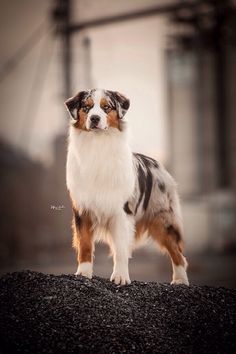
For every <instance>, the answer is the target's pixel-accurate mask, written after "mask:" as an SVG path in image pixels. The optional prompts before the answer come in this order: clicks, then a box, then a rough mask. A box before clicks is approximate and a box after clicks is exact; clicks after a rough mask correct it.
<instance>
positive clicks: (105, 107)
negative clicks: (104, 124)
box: [103, 106, 111, 112]
mask: <svg viewBox="0 0 236 354" xmlns="http://www.w3.org/2000/svg"><path fill="white" fill-rule="evenodd" d="M103 109H104V111H105V112H110V110H111V107H110V106H104V107H103Z"/></svg>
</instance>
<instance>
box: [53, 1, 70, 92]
mask: <svg viewBox="0 0 236 354" xmlns="http://www.w3.org/2000/svg"><path fill="white" fill-rule="evenodd" d="M71 3H72V0H55V7H54V10H53V20H54V22H55V23H56V34H59V35H60V36H61V39H62V60H63V63H62V64H63V74H64V90H63V91H64V92H63V96H64V98H68V97H70V96H71V57H72V50H71V49H72V47H71V31H70V26H71Z"/></svg>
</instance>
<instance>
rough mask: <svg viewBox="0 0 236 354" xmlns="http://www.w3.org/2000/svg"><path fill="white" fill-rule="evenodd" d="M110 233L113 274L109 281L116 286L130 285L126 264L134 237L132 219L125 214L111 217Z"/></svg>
mask: <svg viewBox="0 0 236 354" xmlns="http://www.w3.org/2000/svg"><path fill="white" fill-rule="evenodd" d="M110 232H111V236H110V237H111V239H110V247H111V251H112V255H113V273H112V275H111V278H110V280H111V281H114V282H115V283H116V284H121V285H125V284H130V277H129V268H128V263H129V257H130V256H131V245H132V241H133V237H134V221H133V219H132V217H130V216H128V215H126V214H125V213H122V214H120V215H116V216H115V217H113V219H112V221H111V224H110Z"/></svg>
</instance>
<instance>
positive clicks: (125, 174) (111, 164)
mask: <svg viewBox="0 0 236 354" xmlns="http://www.w3.org/2000/svg"><path fill="white" fill-rule="evenodd" d="M65 104H66V107H67V109H68V111H69V114H70V118H71V122H70V126H69V138H68V153H67V164H66V183H67V188H68V191H69V195H70V199H71V202H72V210H73V220H72V229H73V246H74V248H75V249H76V251H77V255H78V269H77V272H76V273H75V274H76V275H82V276H85V277H88V278H92V274H93V253H94V243H95V241H97V240H100V239H101V240H102V241H105V242H106V243H108V245H109V248H110V250H111V254H112V257H113V272H112V275H111V278H110V280H111V281H113V282H115V284H120V285H125V284H129V283H130V277H129V269H128V262H129V258H130V257H131V253H132V250H133V249H134V247H135V245H136V243H137V241H138V240H139V239H140V238H141V237H142V236H145V235H146V236H147V237H151V238H152V239H153V240H154V241H155V243H156V244H158V245H159V246H160V248H161V249H162V250H163V251H164V252H166V253H168V255H169V256H170V259H171V262H172V269H173V277H172V284H186V285H188V284H189V282H188V277H187V273H186V269H187V261H186V258H185V257H184V256H183V225H182V217H181V209H180V202H179V197H178V193H177V187H176V183H175V181H174V179H173V178H172V177H171V175H170V174H169V173H168V172H167V171H166V170H165V168H164V167H163V166H162V165H161V163H159V162H157V161H156V160H154V159H153V158H151V157H148V156H145V155H142V154H139V153H132V151H131V149H130V146H129V143H128V134H127V121H126V120H125V119H124V116H125V114H126V112H127V110H128V109H129V106H130V101H129V99H128V98H126V97H125V96H124V95H123V94H120V93H118V92H115V91H110V90H100V89H92V90H87V91H81V92H79V93H78V94H76V95H75V96H73V97H71V98H69V99H68V100H67V101H66V102H65Z"/></svg>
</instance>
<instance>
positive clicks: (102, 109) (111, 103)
mask: <svg viewBox="0 0 236 354" xmlns="http://www.w3.org/2000/svg"><path fill="white" fill-rule="evenodd" d="M65 104H66V107H67V109H68V111H69V113H70V116H71V118H72V120H71V122H72V124H73V126H74V127H75V128H78V129H82V130H86V131H91V130H93V131H98V130H106V129H109V128H117V129H119V130H122V119H123V117H124V115H125V113H126V111H127V110H128V108H129V105H130V102H129V99H127V98H126V97H125V96H123V95H122V94H120V93H119V92H115V91H109V90H98V89H93V90H88V91H81V92H79V93H78V94H77V95H75V96H74V97H71V98H69V99H68V100H67V101H66V102H65Z"/></svg>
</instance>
